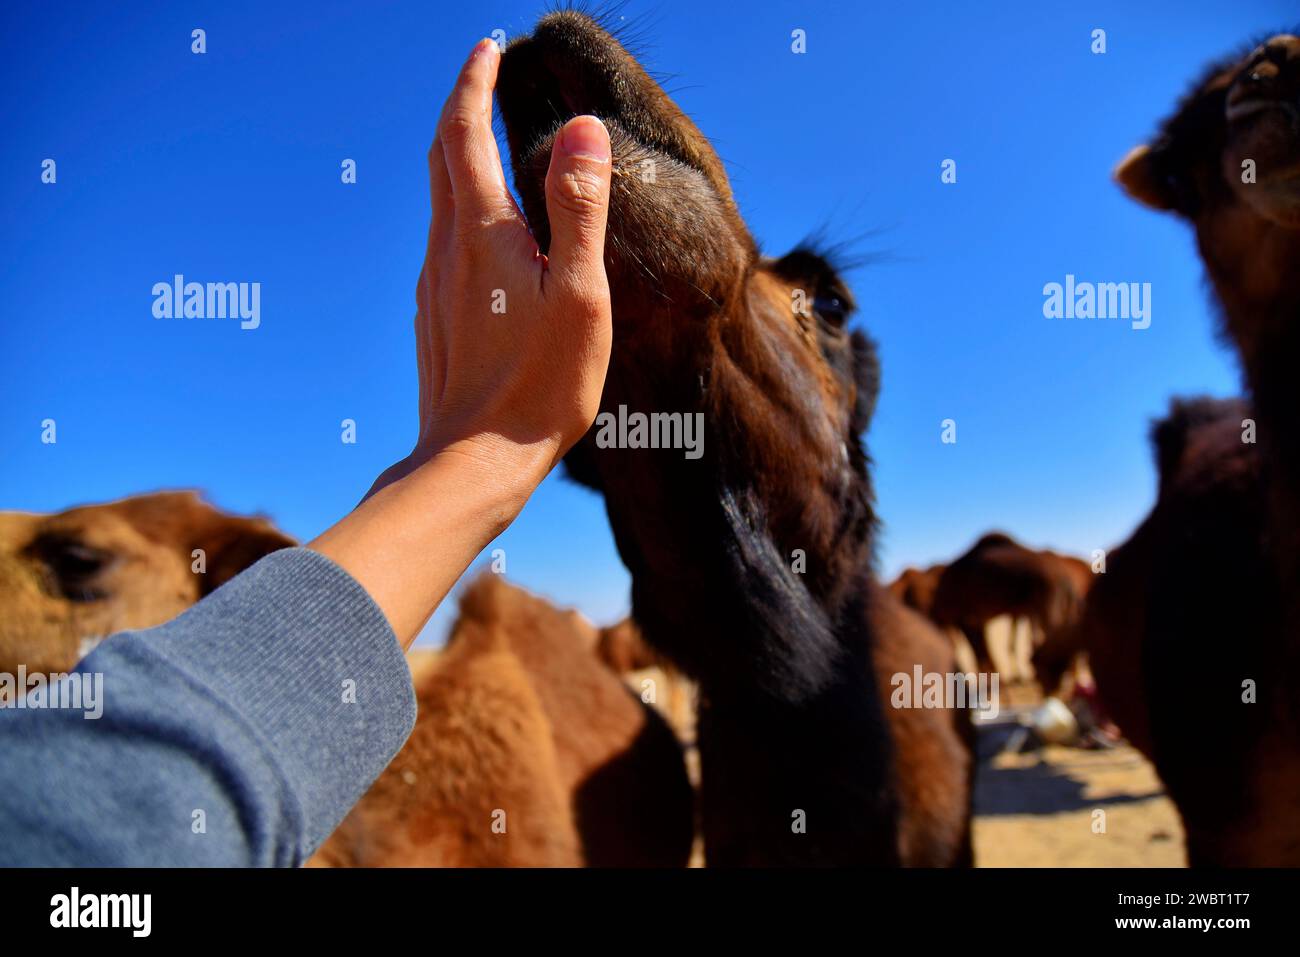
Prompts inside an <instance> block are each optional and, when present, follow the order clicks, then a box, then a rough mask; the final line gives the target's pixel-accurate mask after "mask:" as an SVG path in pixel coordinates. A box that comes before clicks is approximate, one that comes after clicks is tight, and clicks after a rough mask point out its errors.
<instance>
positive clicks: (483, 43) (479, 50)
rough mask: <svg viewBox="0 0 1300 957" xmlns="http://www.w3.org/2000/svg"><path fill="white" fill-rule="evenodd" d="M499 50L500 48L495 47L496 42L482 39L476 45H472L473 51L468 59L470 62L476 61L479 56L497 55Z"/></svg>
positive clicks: (485, 38)
mask: <svg viewBox="0 0 1300 957" xmlns="http://www.w3.org/2000/svg"><path fill="white" fill-rule="evenodd" d="M500 50H501V48H500V47H499V46H497V41H496V40H493V39H492V38H491V37H484V38H483V39H482V40H479V41H478V43H476V44H474V49H473V50H472V51H471V52H470V55H469V57H470V59H471V60H477V59H478V58H479V57H481V56H486V55H490V54H492V53H498V52H500Z"/></svg>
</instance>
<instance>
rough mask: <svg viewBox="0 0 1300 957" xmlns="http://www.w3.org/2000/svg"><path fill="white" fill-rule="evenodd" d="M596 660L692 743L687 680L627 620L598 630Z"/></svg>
mask: <svg viewBox="0 0 1300 957" xmlns="http://www.w3.org/2000/svg"><path fill="white" fill-rule="evenodd" d="M596 657H597V658H599V659H600V660H601V661H603V662H604V663H605V665H606V667H608V668H609V669H610V670H611V671H613V672H614V674H616V675H620V676H621V677H622V678H623V679H624V680H625V681H627V682H628V684H629V685H630V686H631V687H632V688H633V689H634V690H635V691H636V692H637V694H639V695H640V696H641V700H642V701H645V702H646V703H647V704H654V705H656V706H657V707H658V708H659V710H660V711H661V712H662V713H663V715H664V717H665V718H667V719H668V723H669V724H670V725H672V728H673V730H674V731H676V732H677V736H678V737H679V738H680V739H681V740H682V741H683V742H686V743H691V742H693V741H694V740H695V707H694V701H693V696H694V688H693V685H692V683H691V680H690V679H689V678H687V677H686V676H685V675H684V674H682V673H681V672H680V671H678V670H677V667H676V666H675V665H674V664H673V663H672V662H671V661H669V660H668V658H666V657H665V656H664V655H662V654H660V653H659V652H658V651H655V649H654V648H652V647H651V646H650V645H649V644H647V643H646V640H645V639H644V638H643V637H642V636H641V629H640V628H638V627H637V625H636V622H635V621H633V620H632V619H631V618H624V619H623V620H622V621H620V622H618V623H617V624H614V625H610V626H609V627H608V628H602V629H600V635H599V637H598V638H597V639H596Z"/></svg>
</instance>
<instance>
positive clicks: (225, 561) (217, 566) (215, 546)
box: [193, 515, 297, 595]
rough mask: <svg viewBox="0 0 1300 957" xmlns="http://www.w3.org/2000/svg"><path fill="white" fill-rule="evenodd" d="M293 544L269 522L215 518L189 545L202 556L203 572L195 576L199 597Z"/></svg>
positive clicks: (252, 519) (227, 516)
mask: <svg viewBox="0 0 1300 957" xmlns="http://www.w3.org/2000/svg"><path fill="white" fill-rule="evenodd" d="M295 544H297V543H296V542H295V541H294V540H293V539H292V538H290V537H289V536H287V535H285V534H284V533H282V532H280V531H277V530H276V529H275V528H274V527H272V526H271V524H270V523H269V522H265V521H262V520H261V519H257V518H238V517H236V516H233V515H218V516H217V517H216V518H215V519H214V520H213V521H212V522H211V523H210V524H208V525H207V526H206V527H204V528H203V529H202V530H201V532H200V534H199V536H198V537H197V540H196V541H194V542H193V548H201V549H203V551H204V554H205V556H206V564H207V572H206V574H204V575H201V576H199V578H200V585H199V592H200V594H201V595H207V594H209V593H210V592H212V591H213V590H215V589H216V588H218V587H220V586H221V585H224V584H225V583H226V582H228V581H230V579H232V578H234V577H235V576H236V575H238V574H239V573H240V572H242V571H243V570H244V569H245V568H248V567H249V566H250V565H252V564H254V563H256V562H257V561H258V560H259V559H261V558H264V557H265V556H267V555H269V554H271V552H276V551H279V550H280V549H282V548H290V547H292V546H293V545H295Z"/></svg>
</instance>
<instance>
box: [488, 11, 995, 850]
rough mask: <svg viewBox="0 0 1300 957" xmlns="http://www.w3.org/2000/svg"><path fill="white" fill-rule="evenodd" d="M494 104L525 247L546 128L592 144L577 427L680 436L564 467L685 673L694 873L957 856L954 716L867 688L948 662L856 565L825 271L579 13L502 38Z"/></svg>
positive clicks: (846, 310)
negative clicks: (750, 203) (602, 424)
mask: <svg viewBox="0 0 1300 957" xmlns="http://www.w3.org/2000/svg"><path fill="white" fill-rule="evenodd" d="M497 94H498V99H499V105H500V108H501V115H502V118H503V120H504V122H505V128H506V132H507V136H508V139H509V143H510V149H511V155H512V161H513V168H514V178H515V185H516V187H517V189H518V192H519V194H520V197H521V199H522V203H523V207H524V211H525V213H526V215H527V217H528V221H529V224H530V226H531V228H532V230H533V234H534V236H535V237H536V238H537V241H538V244H539V246H540V247H541V249H542V250H543V251H544V250H546V249H547V248H548V246H549V239H550V234H549V225H548V221H547V218H546V206H545V200H544V193H543V184H544V180H545V174H546V169H547V165H548V162H549V156H550V151H551V144H552V141H553V138H554V135H555V132H556V130H557V129H558V125H559V122H560V121H562V120H563V119H564V118H566V117H568V116H573V115H575V114H578V113H594V114H595V115H597V116H599V117H600V118H601V119H602V120H603V121H604V122H605V125H606V126H607V127H608V128H609V130H610V137H611V143H612V146H613V153H614V156H613V162H614V177H613V188H612V194H611V202H610V213H609V226H608V232H607V238H606V270H607V274H608V276H609V281H610V290H611V298H612V304H613V320H614V342H613V353H612V356H611V361H610V368H609V373H608V377H607V379H606V384H605V392H604V396H603V399H602V405H601V409H602V413H609V414H610V415H614V414H616V413H618V412H619V411H620V409H625V410H630V411H631V412H640V413H644V414H653V413H664V414H682V415H699V416H701V417H702V421H703V422H704V445H703V454H702V455H700V456H699V457H698V458H690V459H688V458H687V457H686V456H685V455H684V454H683V452H682V450H681V449H675V448H672V447H668V448H653V449H651V448H632V447H629V448H617V447H614V448H610V447H603V448H602V447H600V446H599V445H598V442H597V438H596V436H597V435H598V432H597V430H596V429H593V430H592V432H591V433H589V434H588V436H587V437H586V438H585V439H584V440H582V441H581V442H579V443H578V445H577V446H575V448H574V449H573V450H572V451H571V452H570V454H569V455H568V456H567V458H566V463H567V466H568V469H569V472H570V475H571V476H573V477H574V478H576V479H578V480H579V481H581V482H583V483H585V484H587V485H589V486H591V487H593V488H596V489H598V490H599V491H600V492H601V493H602V494H603V496H604V500H605V506H606V511H607V512H608V515H609V518H610V524H611V527H612V529H613V533H614V538H615V541H616V544H617V546H618V549H619V554H620V556H621V557H622V559H623V562H624V564H625V565H626V566H627V567H628V570H629V571H630V572H631V576H632V612H633V615H634V617H635V619H636V621H637V624H638V625H639V626H640V628H641V629H642V632H643V633H644V635H645V638H646V640H647V641H648V642H649V643H650V644H651V645H652V646H653V647H655V648H656V649H658V650H659V651H660V652H662V653H663V654H665V655H667V656H668V657H669V658H670V659H671V660H672V661H673V662H674V663H675V664H676V665H678V666H679V667H680V668H681V669H682V670H683V671H685V672H686V673H687V674H689V675H690V676H691V677H692V678H694V679H696V680H697V681H698V682H699V689H700V692H699V693H700V713H699V722H698V728H697V734H698V742H699V751H700V760H701V778H702V783H701V803H702V826H703V836H704V842H705V856H706V860H707V862H708V863H709V864H710V865H722V866H729V865H730V866H735V865H783V864H784V865H818V864H820V865H834V864H878V865H891V864H899V863H905V864H922V865H950V864H960V863H969V861H970V833H969V828H970V800H971V775H972V773H973V768H974V761H973V758H972V749H971V746H970V744H971V742H970V736H971V732H972V729H971V725H970V721H969V715H968V712H967V711H966V710H965V709H964V708H955V707H954V708H938V709H924V708H907V709H902V708H899V709H896V708H892V707H889V705H888V697H887V695H888V691H889V682H890V677H891V676H892V675H894V674H897V673H907V674H910V673H911V671H912V668H913V666H915V665H920V666H922V667H923V669H924V670H925V671H926V672H938V673H947V672H952V671H954V670H955V667H956V665H955V661H954V658H953V653H952V649H951V647H950V645H949V644H948V642H947V641H946V640H945V639H944V638H943V636H942V635H941V634H939V633H938V632H937V630H936V629H935V628H934V627H933V626H931V625H930V624H929V623H928V622H927V621H926V620H925V619H924V618H922V617H921V616H919V615H917V614H915V613H914V612H912V611H911V610H909V609H906V608H904V607H903V606H901V605H900V604H898V602H897V601H895V600H894V599H893V598H892V597H891V596H890V595H889V593H888V592H887V591H886V590H885V589H884V588H883V587H881V586H879V585H878V584H877V583H876V581H875V579H874V576H873V574H872V569H871V564H872V560H871V547H872V544H871V543H872V534H873V528H874V524H875V516H874V513H873V510H872V490H871V484H870V477H869V472H868V468H867V459H866V455H865V452H864V450H863V448H862V444H861V440H860V433H861V432H862V431H863V429H865V427H866V425H867V423H868V421H869V420H870V417H871V413H872V410H873V407H874V402H875V398H876V394H877V391H878V386H879V367H878V364H877V360H876V357H875V351H874V348H873V347H872V345H871V344H870V342H869V341H868V340H867V339H866V337H865V336H863V335H862V334H861V333H860V332H850V331H849V330H848V329H847V328H846V321H847V318H848V316H849V314H850V313H851V311H852V298H851V296H850V295H849V292H848V290H847V288H846V287H845V286H844V284H843V281H842V280H841V279H840V277H839V276H838V274H837V273H836V271H835V270H834V268H833V267H832V266H831V264H830V263H829V262H827V260H826V259H825V258H824V257H822V256H820V255H818V254H817V253H815V252H813V251H810V250H807V249H798V250H795V251H794V252H792V253H789V254H787V255H786V256H783V257H781V258H780V259H770V258H765V257H762V256H760V255H759V253H758V250H757V247H756V245H755V243H754V240H753V239H752V237H751V236H750V234H749V232H748V230H747V228H746V226H745V224H744V222H743V220H742V219H741V217H740V214H739V212H738V211H737V209H736V206H735V203H734V201H733V199H732V195H731V189H730V186H729V184H728V182H727V178H726V175H725V173H724V171H723V168H722V163H721V161H720V160H719V159H718V157H717V155H716V153H715V152H714V151H713V148H712V146H711V145H710V144H709V142H708V141H707V140H706V139H705V138H704V136H703V135H701V133H700V132H699V130H698V129H696V127H695V126H694V124H693V123H691V121H690V120H689V119H687V118H686V116H685V115H684V114H683V113H682V112H681V110H680V109H678V107H677V106H676V104H674V103H673V102H672V100H671V99H669V98H668V97H667V95H666V94H664V93H663V91H662V90H661V89H660V88H659V87H658V86H657V85H656V84H655V83H654V81H652V80H651V79H650V78H649V77H648V76H647V75H646V73H645V71H644V70H643V69H642V68H641V66H640V65H639V64H638V63H637V62H636V60H635V59H633V58H632V57H631V56H630V55H629V54H628V53H627V52H626V51H625V50H624V49H623V48H622V46H620V45H619V43H618V42H617V40H615V39H614V38H613V37H611V36H610V35H609V34H607V33H606V32H605V31H604V30H602V29H601V27H600V26H598V25H597V24H596V23H595V22H594V21H593V20H591V19H590V18H588V17H587V16H585V15H583V14H580V13H577V12H572V11H566V12H561V13H555V14H551V15H549V16H547V17H545V18H543V19H542V20H541V21H540V22H539V23H538V25H537V28H536V29H535V31H534V33H533V34H532V35H531V36H530V37H525V38H519V39H516V40H514V41H513V42H512V43H511V45H510V47H509V48H508V49H507V51H506V53H505V55H504V58H503V60H502V63H501V69H500V75H499V78H498V84H497ZM598 421H599V420H598ZM629 444H630V443H629ZM670 445H671V443H670Z"/></svg>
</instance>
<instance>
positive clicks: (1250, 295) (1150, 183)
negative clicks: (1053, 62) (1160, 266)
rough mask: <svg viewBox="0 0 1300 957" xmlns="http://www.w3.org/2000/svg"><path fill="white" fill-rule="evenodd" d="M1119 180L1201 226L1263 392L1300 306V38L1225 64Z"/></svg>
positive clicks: (1120, 171) (1250, 371)
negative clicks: (1273, 357)
mask: <svg viewBox="0 0 1300 957" xmlns="http://www.w3.org/2000/svg"><path fill="white" fill-rule="evenodd" d="M1115 175H1116V178H1117V179H1118V180H1119V182H1120V184H1121V185H1122V186H1123V187H1124V188H1125V189H1126V190H1127V191H1128V193H1129V194H1130V195H1131V196H1133V197H1134V198H1135V199H1137V200H1139V201H1140V202H1142V203H1145V204H1146V205H1148V206H1151V207H1153V208H1155V209H1160V210H1169V211H1172V212H1174V213H1177V214H1178V215H1180V216H1182V217H1184V218H1185V219H1187V220H1189V221H1190V222H1191V223H1192V224H1193V225H1194V226H1195V227H1196V234H1197V241H1198V243H1199V246H1200V250H1201V255H1202V257H1203V258H1204V259H1205V264H1206V268H1207V269H1208V271H1209V274H1210V278H1211V279H1212V280H1213V282H1214V286H1215V291H1216V293H1217V294H1218V296H1219V299H1220V300H1221V301H1222V304H1223V306H1224V310H1225V313H1226V317H1227V326H1228V332H1229V334H1230V335H1231V336H1232V338H1233V340H1234V341H1235V342H1236V344H1237V346H1238V348H1239V349H1240V350H1241V353H1242V358H1243V361H1244V363H1245V366H1246V371H1247V376H1248V378H1249V379H1250V381H1251V385H1252V388H1255V389H1259V388H1260V387H1261V381H1260V378H1261V375H1266V372H1265V369H1266V366H1267V363H1268V355H1267V353H1269V352H1276V351H1277V339H1278V337H1279V336H1280V335H1285V336H1290V337H1294V335H1295V333H1294V332H1293V331H1291V330H1290V329H1289V328H1285V327H1293V326H1294V325H1295V322H1296V311H1297V307H1298V306H1300V282H1297V281H1296V279H1295V277H1296V275H1297V272H1300V38H1297V37H1296V36H1293V35H1291V34H1280V35H1278V36H1275V37H1273V38H1271V39H1270V40H1267V41H1266V42H1264V43H1263V44H1261V45H1259V46H1258V47H1256V48H1255V49H1254V50H1252V51H1251V52H1250V53H1248V54H1246V55H1245V56H1238V57H1235V58H1233V59H1232V60H1230V61H1227V62H1224V63H1220V64H1217V65H1216V66H1214V67H1213V68H1212V69H1210V70H1209V71H1208V73H1207V74H1206V75H1205V77H1204V79H1203V80H1202V81H1201V82H1200V83H1199V84H1197V86H1196V87H1195V88H1194V89H1193V90H1192V92H1191V93H1190V94H1188V95H1187V96H1186V97H1185V98H1184V99H1183V101H1182V102H1181V103H1180V104H1179V106H1178V109H1177V111H1176V112H1175V113H1174V114H1173V116H1171V117H1169V118H1168V119H1167V120H1166V121H1165V122H1164V125H1163V126H1162V127H1161V129H1160V132H1159V134H1158V135H1157V136H1156V138H1155V139H1154V140H1153V141H1152V142H1151V143H1150V144H1149V145H1145V146H1139V147H1137V148H1136V149H1134V150H1133V151H1132V152H1130V153H1129V155H1128V156H1127V157H1125V159H1124V160H1123V161H1122V162H1121V163H1120V165H1119V167H1118V168H1117V169H1116V171H1115ZM1251 180H1253V181H1251ZM1289 341H1290V343H1291V344H1294V342H1295V339H1294V338H1291V339H1290V340H1289ZM1294 359H1295V355H1294V353H1292V354H1291V355H1290V356H1289V358H1288V361H1294Z"/></svg>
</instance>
